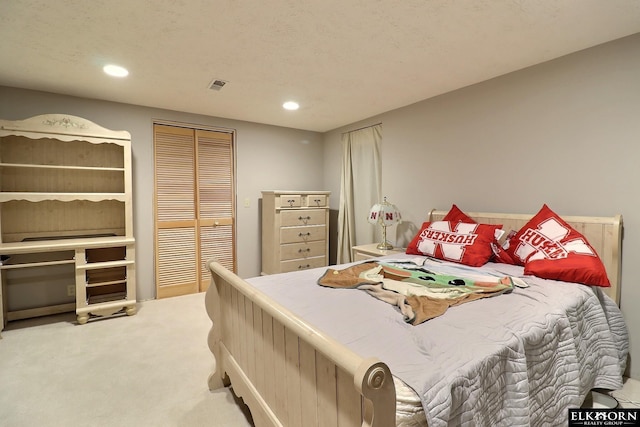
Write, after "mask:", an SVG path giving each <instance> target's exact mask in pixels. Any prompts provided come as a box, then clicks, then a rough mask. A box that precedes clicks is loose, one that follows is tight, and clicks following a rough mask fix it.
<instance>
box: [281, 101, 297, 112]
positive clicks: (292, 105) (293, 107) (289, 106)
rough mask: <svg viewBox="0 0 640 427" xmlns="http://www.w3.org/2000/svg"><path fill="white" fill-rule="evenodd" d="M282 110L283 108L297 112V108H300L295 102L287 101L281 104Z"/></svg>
mask: <svg viewBox="0 0 640 427" xmlns="http://www.w3.org/2000/svg"><path fill="white" fill-rule="evenodd" d="M282 108H284V109H285V110H297V109H298V108H300V106H299V105H298V103H297V102H293V101H287V102H285V103H284V104H282Z"/></svg>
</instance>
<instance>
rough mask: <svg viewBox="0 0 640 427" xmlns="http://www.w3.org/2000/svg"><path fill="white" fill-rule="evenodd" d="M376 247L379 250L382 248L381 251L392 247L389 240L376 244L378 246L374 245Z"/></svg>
mask: <svg viewBox="0 0 640 427" xmlns="http://www.w3.org/2000/svg"><path fill="white" fill-rule="evenodd" d="M376 249H380V250H383V251H388V250H391V249H393V245H392V244H391V243H389V242H382V243H380V244H378V246H376Z"/></svg>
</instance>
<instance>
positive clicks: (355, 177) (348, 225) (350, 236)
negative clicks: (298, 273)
mask: <svg viewBox="0 0 640 427" xmlns="http://www.w3.org/2000/svg"><path fill="white" fill-rule="evenodd" d="M381 145H382V125H381V124H377V125H374V126H370V127H367V128H364V129H358V130H355V131H352V132H346V133H343V134H342V149H343V154H342V179H341V186H342V187H341V191H340V210H339V212H338V254H337V255H338V260H337V261H338V263H339V264H340V263H345V262H350V261H351V247H352V246H355V245H362V244H367V243H374V242H376V241H377V240H379V236H378V232H379V230H378V228H379V227H376V226H374V225H371V224H369V223H368V222H367V217H368V214H369V209H371V206H373V205H374V204H375V203H378V202H379V201H381V195H382V158H381V157H380V151H381Z"/></svg>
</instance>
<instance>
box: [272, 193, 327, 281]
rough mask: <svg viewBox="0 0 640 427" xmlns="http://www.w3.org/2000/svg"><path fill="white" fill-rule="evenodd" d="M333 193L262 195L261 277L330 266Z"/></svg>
mask: <svg viewBox="0 0 640 427" xmlns="http://www.w3.org/2000/svg"><path fill="white" fill-rule="evenodd" d="M330 194H331V192H329V191H263V192H262V274H274V273H286V272H290V271H297V270H304V269H307V268H316V267H322V266H326V265H328V264H329V195H330Z"/></svg>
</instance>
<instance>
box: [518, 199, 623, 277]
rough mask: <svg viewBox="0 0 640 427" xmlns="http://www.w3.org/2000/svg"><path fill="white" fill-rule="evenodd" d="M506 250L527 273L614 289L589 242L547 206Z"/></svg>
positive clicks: (529, 222) (527, 224) (526, 225)
mask: <svg viewBox="0 0 640 427" xmlns="http://www.w3.org/2000/svg"><path fill="white" fill-rule="evenodd" d="M506 251H507V253H508V254H509V255H511V258H513V260H514V261H515V262H516V263H518V265H524V273H525V274H532V275H534V276H538V277H541V278H543V279H553V280H562V281H565V282H576V283H584V284H585V285H591V286H604V287H608V286H611V284H610V283H609V278H608V277H607V272H606V270H605V268H604V264H602V261H601V260H600V257H598V254H597V253H596V251H595V250H594V249H593V247H592V246H591V245H590V244H589V242H587V239H586V238H585V237H584V236H583V235H582V234H580V233H579V232H577V231H576V230H575V229H573V228H572V227H571V226H570V225H569V224H567V223H566V222H565V221H564V220H563V219H562V218H560V216H558V215H557V214H556V213H555V212H553V211H552V210H551V209H550V208H549V207H548V206H547V205H546V204H545V205H544V206H542V208H541V209H540V211H539V212H538V213H537V214H536V215H535V216H534V217H533V218H531V219H530V220H529V221H528V222H527V223H526V224H525V225H524V226H523V227H522V228H521V229H520V231H518V232H517V233H516V234H515V235H514V236H513V237H512V238H511V239H510V240H509V245H508V247H507V249H506Z"/></svg>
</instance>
